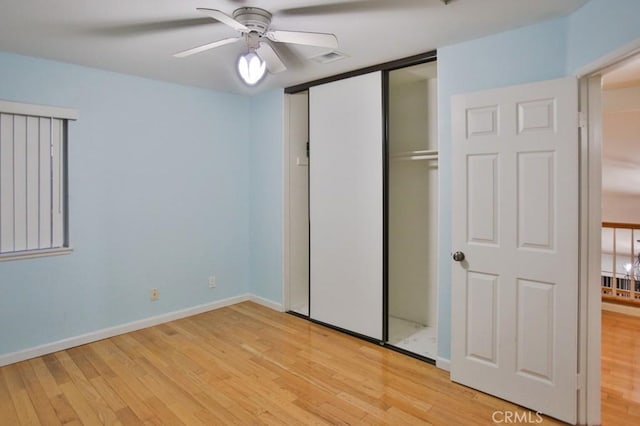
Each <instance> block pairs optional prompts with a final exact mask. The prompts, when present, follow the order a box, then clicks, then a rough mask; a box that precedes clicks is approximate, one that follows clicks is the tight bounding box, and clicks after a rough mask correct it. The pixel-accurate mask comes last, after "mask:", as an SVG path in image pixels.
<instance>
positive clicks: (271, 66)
mask: <svg viewBox="0 0 640 426" xmlns="http://www.w3.org/2000/svg"><path fill="white" fill-rule="evenodd" d="M256 53H257V54H258V56H260V58H262V60H263V61H264V62H265V63H266V64H267V69H268V70H269V72H270V73H271V74H277V73H279V72H282V71H285V70H286V69H287V67H286V66H285V65H284V63H283V62H282V60H281V59H280V57H279V56H278V54H277V53H276V51H275V50H273V47H271V45H269V43H267V42H264V41H263V42H262V43H260V47H258V48H257V49H256Z"/></svg>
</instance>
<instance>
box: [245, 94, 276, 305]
mask: <svg viewBox="0 0 640 426" xmlns="http://www.w3.org/2000/svg"><path fill="white" fill-rule="evenodd" d="M283 120H284V92H283V91H282V90H274V91H271V92H268V93H264V94H261V95H259V96H255V97H253V98H251V116H250V124H251V154H250V162H251V163H250V164H251V166H250V169H251V171H250V173H251V184H250V187H251V190H250V200H251V201H250V211H251V213H250V234H251V257H250V264H251V268H250V282H251V291H252V293H254V294H256V295H257V296H260V297H263V298H265V299H268V300H270V301H273V302H276V303H282V302H283V300H282V281H283V275H282V268H283V265H282V262H283V258H282V249H283V228H282V226H283V217H284V212H283V173H284V172H283V170H284V169H283V167H284V165H283V146H284V122H283Z"/></svg>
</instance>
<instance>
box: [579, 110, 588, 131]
mask: <svg viewBox="0 0 640 426" xmlns="http://www.w3.org/2000/svg"><path fill="white" fill-rule="evenodd" d="M578 127H579V128H581V129H582V128H584V127H587V114H585V113H584V112H583V111H579V112H578Z"/></svg>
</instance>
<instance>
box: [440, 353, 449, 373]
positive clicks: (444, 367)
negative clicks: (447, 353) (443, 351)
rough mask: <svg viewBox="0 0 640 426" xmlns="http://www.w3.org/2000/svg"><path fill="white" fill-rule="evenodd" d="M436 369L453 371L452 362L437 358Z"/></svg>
mask: <svg viewBox="0 0 640 426" xmlns="http://www.w3.org/2000/svg"><path fill="white" fill-rule="evenodd" d="M436 367H438V368H439V369H441V370H444V371H451V360H448V359H446V358H440V357H439V356H437V357H436Z"/></svg>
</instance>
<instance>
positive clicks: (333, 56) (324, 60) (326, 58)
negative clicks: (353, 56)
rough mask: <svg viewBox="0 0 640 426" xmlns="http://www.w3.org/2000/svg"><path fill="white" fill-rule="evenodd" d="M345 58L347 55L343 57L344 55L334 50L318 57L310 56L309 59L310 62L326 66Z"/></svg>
mask: <svg viewBox="0 0 640 426" xmlns="http://www.w3.org/2000/svg"><path fill="white" fill-rule="evenodd" d="M346 57H347V55H345V54H344V53H342V52H338V51H337V50H334V51H331V52H326V53H322V54H320V55H316V56H312V57H310V58H309V59H311V60H312V61H315V62H318V63H319V64H328V63H331V62H335V61H339V60H340V59H344V58H346Z"/></svg>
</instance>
